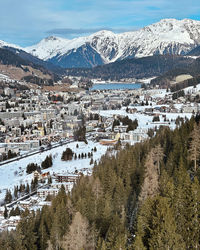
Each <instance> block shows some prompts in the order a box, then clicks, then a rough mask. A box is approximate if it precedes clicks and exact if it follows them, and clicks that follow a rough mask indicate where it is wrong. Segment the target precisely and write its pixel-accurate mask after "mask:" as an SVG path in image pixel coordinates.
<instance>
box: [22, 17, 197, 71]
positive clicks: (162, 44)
mask: <svg viewBox="0 0 200 250" xmlns="http://www.w3.org/2000/svg"><path fill="white" fill-rule="evenodd" d="M86 45H87V50H88V51H90V52H91V51H93V54H92V55H91V56H90V58H88V59H87V62H86V63H85V65H82V67H93V66H97V65H99V64H98V62H97V63H96V64H95V65H93V63H92V59H93V58H92V57H93V55H97V54H98V56H99V57H101V60H100V61H102V63H103V64H107V63H111V62H115V61H118V60H123V59H127V58H138V57H145V56H152V55H156V54H161V55H164V54H174V55H186V54H187V53H189V51H191V50H192V49H194V48H195V47H197V46H198V45H200V21H195V20H192V19H183V20H176V19H162V20H161V21H160V22H157V23H154V24H151V25H149V26H146V27H144V28H142V29H140V30H137V31H129V32H125V33H119V34H116V33H114V32H112V31H107V30H102V31H98V32H96V33H94V34H91V35H89V36H85V37H78V38H74V39H72V40H69V39H64V38H59V37H56V36H50V37H48V38H45V39H43V40H41V41H40V42H39V43H38V44H36V45H33V46H31V47H26V48H25V50H26V51H27V52H28V53H31V54H33V55H34V56H37V57H39V58H41V59H43V60H47V61H49V62H51V61H53V63H54V64H56V65H59V66H62V67H79V65H78V61H77V64H75V62H73V64H72V65H71V66H70V65H69V62H68V61H69V59H68V56H69V55H70V57H76V58H79V59H80V58H81V60H83V57H84V54H83V53H82V52H81V53H80V51H82V50H83V49H84V50H85V47H86ZM78 49H79V50H78ZM88 53H89V52H88ZM86 54H87V52H86ZM63 57H64V58H65V60H66V61H67V63H66V64H65V63H64V59H63ZM52 58H53V59H52ZM56 58H57V60H55V59H56ZM60 61H62V65H60Z"/></svg>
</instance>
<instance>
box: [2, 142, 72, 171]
mask: <svg viewBox="0 0 200 250" xmlns="http://www.w3.org/2000/svg"><path fill="white" fill-rule="evenodd" d="M73 141H74V139H70V140H67V141H64V142H62V143H58V144H56V145H53V146H51V147H48V148H45V149H44V150H42V151H41V150H37V151H34V152H32V153H27V154H25V155H21V156H18V157H15V158H13V159H10V160H7V161H4V162H0V166H3V165H6V164H8V163H11V162H15V161H19V160H21V159H23V158H27V157H29V156H32V155H36V154H39V153H41V152H45V151H48V150H51V149H53V148H57V147H60V146H63V145H66V144H68V143H70V142H73Z"/></svg>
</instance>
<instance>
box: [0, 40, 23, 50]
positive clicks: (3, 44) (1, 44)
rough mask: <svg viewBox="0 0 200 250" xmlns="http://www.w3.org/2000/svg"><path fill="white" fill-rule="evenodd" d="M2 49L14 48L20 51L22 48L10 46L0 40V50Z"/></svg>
mask: <svg viewBox="0 0 200 250" xmlns="http://www.w3.org/2000/svg"><path fill="white" fill-rule="evenodd" d="M4 47H9V48H14V49H21V50H23V48H22V47H20V46H18V45H15V44H11V43H7V42H4V41H2V40H0V48H4Z"/></svg>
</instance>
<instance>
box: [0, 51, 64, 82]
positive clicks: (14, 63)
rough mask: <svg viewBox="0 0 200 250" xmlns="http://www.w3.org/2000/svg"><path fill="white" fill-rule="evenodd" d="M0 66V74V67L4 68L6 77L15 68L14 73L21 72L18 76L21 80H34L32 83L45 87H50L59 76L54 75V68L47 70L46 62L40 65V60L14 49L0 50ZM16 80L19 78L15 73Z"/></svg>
mask: <svg viewBox="0 0 200 250" xmlns="http://www.w3.org/2000/svg"><path fill="white" fill-rule="evenodd" d="M17 52H18V53H17ZM0 66H1V68H0V72H1V70H2V67H3V66H6V70H7V71H6V72H5V73H7V74H8V75H9V72H11V71H12V69H13V67H16V72H18V71H19V69H20V70H21V74H20V76H21V78H22V80H27V81H28V80H30V79H33V78H34V79H33V80H32V82H33V83H37V84H43V83H45V84H47V85H51V84H52V82H53V81H57V80H59V76H58V75H57V74H56V73H55V71H56V70H55V68H56V67H55V66H54V67H52V68H53V71H51V70H49V68H51V67H50V66H49V65H47V63H46V62H45V63H43V64H42V61H41V60H39V59H36V58H34V57H33V56H31V55H28V54H27V53H25V52H22V51H20V50H19V51H17V50H16V51H15V50H14V49H8V48H0ZM4 71H5V67H3V70H2V72H4ZM38 75H39V76H38ZM14 76H15V75H14ZM14 76H13V77H14ZM23 77H24V78H23ZM18 78H19V76H17V73H16V79H18ZM27 78H28V79H27ZM30 82H31V81H30Z"/></svg>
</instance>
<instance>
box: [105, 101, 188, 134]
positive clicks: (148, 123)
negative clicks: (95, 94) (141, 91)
mask: <svg viewBox="0 0 200 250" xmlns="http://www.w3.org/2000/svg"><path fill="white" fill-rule="evenodd" d="M165 106H166V105H165ZM147 107H150V106H140V107H136V108H137V109H138V111H139V110H140V111H142V110H144V109H145V108H147ZM158 114H159V117H160V124H159V123H158V122H152V120H153V116H150V115H147V114H144V113H135V114H129V113H127V112H126V110H125V109H124V108H122V109H121V110H105V111H104V110H103V111H100V115H102V116H105V117H112V116H113V115H122V116H128V117H129V118H130V119H131V120H135V119H137V120H138V128H142V129H149V128H154V127H155V126H157V127H159V125H163V124H162V123H164V117H163V116H166V120H169V122H170V124H169V127H170V128H171V129H174V128H175V126H176V125H175V120H176V118H177V117H178V116H179V117H182V118H185V117H187V118H188V119H190V118H191V116H192V114H191V113H159V112H158ZM172 120H173V121H172Z"/></svg>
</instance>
